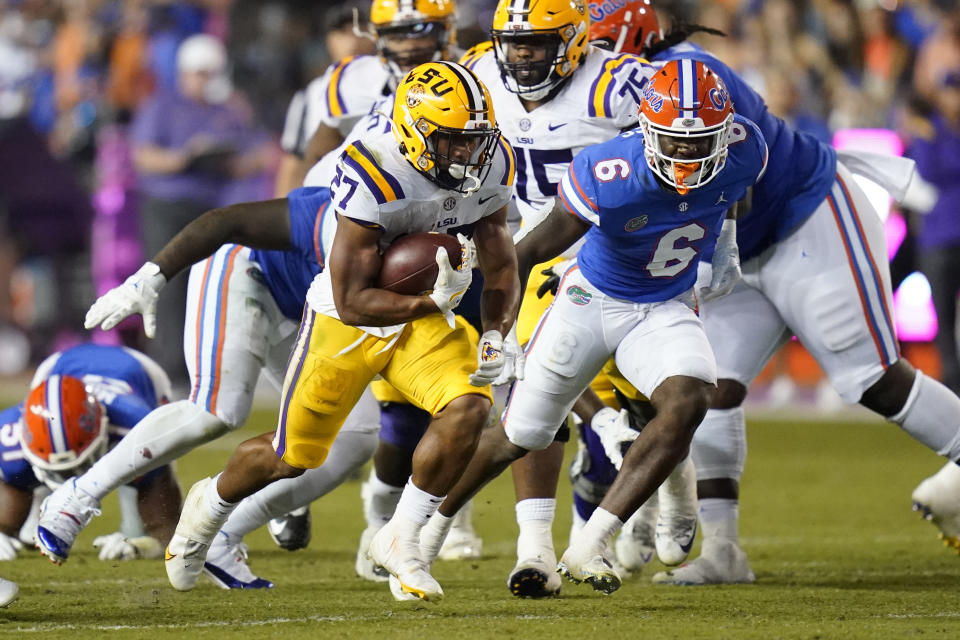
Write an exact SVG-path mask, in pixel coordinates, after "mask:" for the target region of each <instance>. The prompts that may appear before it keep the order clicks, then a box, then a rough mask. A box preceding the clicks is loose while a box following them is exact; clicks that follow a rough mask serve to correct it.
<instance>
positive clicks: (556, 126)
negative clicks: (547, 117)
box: [547, 122, 569, 131]
mask: <svg viewBox="0 0 960 640" xmlns="http://www.w3.org/2000/svg"><path fill="white" fill-rule="evenodd" d="M568 124H569V123H568V122H561V123H560V124H548V125H547V129H550V131H556V130H557V129H559V128H560V127H565V126H567V125H568Z"/></svg>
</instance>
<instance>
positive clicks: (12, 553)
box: [0, 533, 23, 560]
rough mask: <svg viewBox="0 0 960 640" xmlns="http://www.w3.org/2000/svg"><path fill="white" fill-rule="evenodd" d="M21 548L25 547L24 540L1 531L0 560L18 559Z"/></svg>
mask: <svg viewBox="0 0 960 640" xmlns="http://www.w3.org/2000/svg"><path fill="white" fill-rule="evenodd" d="M20 549H23V543H22V542H20V541H19V540H18V539H16V538H14V537H12V536H8V535H7V534H5V533H0V560H16V559H17V552H18V551H20Z"/></svg>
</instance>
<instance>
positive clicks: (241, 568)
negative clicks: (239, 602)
mask: <svg viewBox="0 0 960 640" xmlns="http://www.w3.org/2000/svg"><path fill="white" fill-rule="evenodd" d="M248 556H249V549H248V547H247V545H246V544H244V543H243V542H240V543H238V544H230V543H229V541H228V540H227V536H226V535H225V534H223V533H220V534H218V535H217V536H216V537H215V538H214V539H213V542H212V543H211V544H210V550H209V551H207V559H206V561H205V562H204V563H203V573H204V575H206V576H207V577H208V578H210V579H211V580H212V581H213V583H214V584H215V585H217V586H218V587H220V588H221V589H272V588H273V583H272V582H270V581H269V580H264V579H263V578H261V577H259V576H257V575H255V574H254V573H253V571H251V570H250V566H249V565H248V564H247V558H248Z"/></svg>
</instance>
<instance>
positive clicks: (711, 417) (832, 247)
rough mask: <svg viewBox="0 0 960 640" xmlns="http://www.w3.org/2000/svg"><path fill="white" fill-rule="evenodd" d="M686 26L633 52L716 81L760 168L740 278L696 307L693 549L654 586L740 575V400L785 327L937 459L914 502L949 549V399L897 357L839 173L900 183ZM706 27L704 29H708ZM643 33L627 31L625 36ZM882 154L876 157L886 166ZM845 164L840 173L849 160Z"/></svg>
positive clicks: (953, 483) (953, 462)
mask: <svg viewBox="0 0 960 640" xmlns="http://www.w3.org/2000/svg"><path fill="white" fill-rule="evenodd" d="M695 30H704V29H703V28H702V27H699V26H696V25H677V26H675V28H673V29H671V31H670V33H668V34H666V36H665V38H664V40H663V41H662V43H658V44H655V45H653V46H652V47H649V48H648V49H646V51H645V54H646V55H647V56H648V57H651V58H652V59H653V60H654V61H661V62H662V61H666V60H671V59H675V58H677V57H683V58H693V59H697V60H700V61H702V62H704V63H705V64H707V65H709V66H710V68H711V69H714V70H715V71H716V72H717V74H718V75H720V76H721V77H722V78H723V79H724V81H725V83H726V85H727V87H728V89H729V90H730V93H731V97H732V99H733V100H734V103H735V104H736V105H737V111H738V113H740V114H743V115H745V116H746V117H748V118H750V119H751V120H753V121H754V122H756V123H757V126H759V127H760V130H761V131H762V132H763V135H764V137H765V139H766V140H767V141H768V142H769V144H770V160H769V168H768V170H767V173H766V175H765V176H764V178H763V179H762V180H761V181H760V183H759V184H758V185H757V187H756V189H755V190H754V194H753V201H752V205H753V206H752V209H751V212H750V215H749V216H747V217H746V218H745V219H744V220H743V221H742V223H741V224H740V225H739V228H738V233H737V242H738V244H739V246H740V251H741V257H742V259H743V263H744V267H743V270H744V279H743V282H742V283H741V284H740V285H739V286H738V287H737V288H736V289H734V291H733V292H732V293H731V295H729V296H727V297H725V298H723V299H722V300H717V301H708V302H706V303H704V304H703V305H702V308H701V315H702V317H703V321H704V326H705V328H706V331H707V336H708V337H709V338H710V342H711V344H712V345H713V348H714V351H715V353H716V356H717V364H718V372H719V377H720V379H719V382H718V389H719V392H718V394H717V396H716V398H715V400H714V404H713V405H712V408H711V409H710V411H708V412H707V415H706V417H705V418H704V421H703V424H702V425H701V427H700V428H699V429H698V431H697V434H696V436H695V438H694V441H693V447H692V453H693V457H694V460H695V462H696V466H697V475H698V494H699V498H700V519H701V527H702V529H701V530H702V531H703V545H702V550H701V556H700V557H699V558H697V559H695V560H694V561H692V562H690V563H689V564H687V565H685V566H683V567H680V568H678V569H675V570H672V571H670V572H664V573H660V574H657V575H656V576H654V581H655V582H658V583H664V584H683V585H700V584H712V583H731V582H753V580H754V575H753V572H752V571H751V570H750V567H749V564H748V562H747V558H746V554H745V553H744V552H743V550H742V549H741V548H740V545H739V540H738V533H737V529H738V520H739V516H738V503H739V500H738V495H739V486H738V485H739V479H740V475H741V473H742V472H743V466H744V460H745V457H746V429H745V422H744V416H743V410H742V408H741V404H742V402H743V399H744V397H745V395H746V390H747V387H748V386H749V384H750V383H751V382H752V381H753V380H754V379H755V378H756V377H757V375H759V373H760V371H761V370H762V369H763V367H764V366H765V365H766V363H767V360H768V359H769V358H770V356H771V355H772V354H773V353H774V352H775V351H776V349H777V348H778V347H779V346H780V345H781V344H782V343H783V342H784V341H785V340H787V339H789V337H790V336H791V335H796V336H797V337H798V338H799V339H800V341H801V342H802V343H803V344H804V347H805V348H806V349H807V350H808V351H810V352H811V354H812V355H813V356H814V358H815V359H816V360H817V362H818V363H819V364H820V365H821V367H822V368H823V369H824V371H826V373H827V375H828V376H829V378H830V381H831V383H832V385H833V386H834V388H835V389H836V390H837V392H838V393H839V394H840V395H841V397H842V398H843V399H844V400H846V401H847V402H851V403H852V402H857V403H859V404H861V405H863V406H864V407H867V408H868V409H870V410H872V411H874V412H876V413H878V414H880V415H882V416H884V417H885V418H886V419H887V420H889V421H891V422H894V423H896V424H898V425H899V426H900V427H901V428H903V429H904V430H905V431H906V432H907V433H909V434H910V435H911V436H913V437H914V438H915V439H917V440H918V441H920V442H921V443H923V444H924V445H926V446H927V447H928V448H930V449H932V450H934V451H936V452H938V453H939V454H941V455H943V456H945V457H946V458H947V459H948V461H947V463H946V464H945V465H944V467H943V468H942V469H941V470H940V472H938V473H937V474H936V475H934V476H933V477H932V478H929V479H927V480H925V481H924V482H923V483H921V485H920V486H918V487H917V489H916V490H915V491H914V493H913V501H914V508H915V509H917V510H918V511H920V512H921V513H922V514H923V515H924V516H925V517H927V519H929V520H931V521H932V522H934V524H936V525H937V526H938V527H939V528H940V531H941V537H942V538H943V540H944V542H945V543H946V544H948V545H949V546H952V547H954V548H955V549H958V550H960V465H958V460H960V423H958V419H957V417H956V416H958V415H960V399H958V398H957V397H956V396H955V395H954V394H953V393H951V392H950V391H949V389H947V388H946V387H945V386H943V385H942V384H940V383H939V382H937V381H935V380H933V379H931V378H929V377H927V376H926V375H924V374H923V373H922V372H920V371H917V370H915V369H914V368H913V367H912V366H911V365H910V363H909V362H908V361H907V360H905V359H904V358H902V357H901V356H900V353H899V351H898V345H897V338H896V333H895V329H894V325H893V322H892V318H891V316H890V309H891V287H890V274H889V268H888V264H887V258H886V256H887V254H886V246H885V237H884V231H883V224H882V222H881V220H880V218H879V216H877V215H876V213H875V212H874V210H873V208H872V205H871V204H870V203H869V201H868V200H867V199H866V197H865V195H864V194H863V192H862V191H861V190H860V188H859V187H858V186H857V184H856V182H855V181H854V180H853V179H852V176H851V172H852V171H853V172H857V173H863V174H864V175H867V176H868V177H870V178H871V179H872V180H874V181H875V182H879V183H881V184H885V185H886V186H888V188H890V189H891V190H892V191H893V190H896V187H897V186H898V183H899V184H900V185H902V184H905V182H906V180H905V179H909V174H910V172H911V169H910V168H909V167H907V168H906V169H905V170H904V171H903V172H902V173H901V175H899V176H895V177H896V178H899V180H896V179H893V178H892V177H891V176H889V175H884V173H883V172H882V171H881V168H880V167H879V166H877V165H871V164H870V160H869V159H866V160H865V159H864V158H862V157H857V155H856V154H846V155H843V156H842V157H840V158H839V159H838V157H837V154H836V153H835V152H834V151H833V150H832V149H831V148H829V147H828V146H826V145H824V144H822V143H819V142H818V141H817V140H815V139H814V138H813V137H812V136H809V135H806V134H804V133H802V132H799V131H794V130H792V129H791V128H790V127H789V126H787V125H786V124H785V123H784V122H783V121H782V120H780V119H779V118H777V117H775V116H773V115H772V114H770V113H769V112H768V111H767V108H766V105H765V104H764V103H763V100H762V99H761V98H760V96H759V95H757V94H756V92H754V91H753V90H752V89H751V88H750V87H749V86H748V85H747V84H746V83H745V82H744V81H743V80H742V79H741V78H739V77H738V76H737V75H736V74H735V73H734V72H733V71H731V70H730V69H729V68H728V67H727V66H726V65H724V64H723V63H722V62H720V61H719V60H717V59H716V58H715V57H714V56H712V55H711V54H709V53H708V52H706V51H704V50H703V49H700V48H699V47H697V46H695V45H692V44H689V43H686V42H685V40H686V38H687V36H688V35H689V34H690V33H692V32H693V31H695ZM707 31H712V30H709V29H707ZM644 40H645V36H644V35H643V34H639V36H638V38H637V41H638V42H642V41H644ZM887 162H889V160H888V161H887ZM848 165H849V168H848Z"/></svg>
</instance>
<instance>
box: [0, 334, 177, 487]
mask: <svg viewBox="0 0 960 640" xmlns="http://www.w3.org/2000/svg"><path fill="white" fill-rule="evenodd" d="M55 374H59V375H68V376H72V377H75V378H79V379H81V380H83V382H84V383H85V384H86V385H87V386H88V387H89V388H90V389H91V390H92V392H93V394H94V395H95V396H96V397H97V400H99V401H100V402H101V403H102V404H103V406H104V408H106V410H107V421H108V423H109V429H110V430H109V434H108V436H109V446H111V447H112V446H113V445H115V444H116V443H117V442H119V441H120V439H121V438H123V437H124V436H125V435H126V434H127V433H129V432H130V429H132V428H133V427H134V426H135V425H136V424H137V423H138V422H140V420H141V419H143V418H144V417H145V416H146V415H147V414H148V413H150V412H151V411H152V410H153V409H155V408H156V407H157V406H158V405H159V404H161V403H162V402H166V401H168V400H169V398H158V397H157V391H156V389H155V388H154V384H153V381H152V379H151V378H150V375H149V374H148V373H147V371H146V369H144V367H143V365H142V364H141V362H140V361H139V360H138V359H137V358H136V357H134V356H133V355H131V353H130V351H128V350H127V349H124V348H123V347H110V346H103V345H95V344H82V345H78V346H76V347H72V348H70V349H67V350H66V351H63V352H61V353H60V354H59V357H57V359H56V362H54V364H53V366H52V367H51V369H50V371H49V373H48V374H47V375H55ZM22 410H23V405H22V404H20V405H17V406H15V407H10V408H9V409H6V410H4V411H3V412H2V413H0V476H2V479H3V481H4V482H5V483H6V484H8V485H11V486H15V487H18V488H21V489H32V488H33V487H35V486H37V485H38V484H39V481H38V480H37V478H36V476H35V475H34V473H33V469H32V468H31V466H30V463H29V462H27V460H26V459H25V458H24V456H23V451H22V450H21V449H20V426H19V422H20V415H21V413H22Z"/></svg>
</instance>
